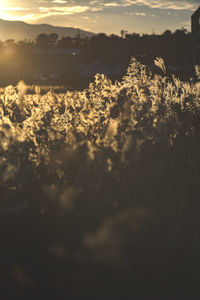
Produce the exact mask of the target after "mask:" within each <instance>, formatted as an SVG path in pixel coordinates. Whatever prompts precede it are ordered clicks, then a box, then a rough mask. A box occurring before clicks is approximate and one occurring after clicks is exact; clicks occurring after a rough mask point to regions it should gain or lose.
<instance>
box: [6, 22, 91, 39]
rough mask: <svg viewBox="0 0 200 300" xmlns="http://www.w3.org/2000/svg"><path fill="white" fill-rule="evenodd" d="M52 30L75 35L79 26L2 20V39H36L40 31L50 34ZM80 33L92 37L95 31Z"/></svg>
mask: <svg viewBox="0 0 200 300" xmlns="http://www.w3.org/2000/svg"><path fill="white" fill-rule="evenodd" d="M52 32H53V33H57V34H58V35H60V36H71V37H74V36H75V35H76V34H77V28H71V27H55V26H52V25H48V24H37V25H36V24H35V25H32V24H27V23H24V22H20V21H5V20H0V40H7V39H15V40H24V39H31V40H34V39H35V38H36V37H37V36H38V34H40V33H46V34H49V33H52ZM80 35H81V36H82V37H90V36H92V35H93V33H91V32H87V31H84V30H80Z"/></svg>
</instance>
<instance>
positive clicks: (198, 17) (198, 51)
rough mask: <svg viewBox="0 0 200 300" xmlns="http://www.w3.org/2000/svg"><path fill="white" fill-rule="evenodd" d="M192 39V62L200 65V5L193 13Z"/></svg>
mask: <svg viewBox="0 0 200 300" xmlns="http://www.w3.org/2000/svg"><path fill="white" fill-rule="evenodd" d="M191 19H192V20H191V21H192V41H193V64H194V65H196V64H199V65H200V7H199V8H198V9H197V10H196V11H195V12H194V13H193V15H192V17H191Z"/></svg>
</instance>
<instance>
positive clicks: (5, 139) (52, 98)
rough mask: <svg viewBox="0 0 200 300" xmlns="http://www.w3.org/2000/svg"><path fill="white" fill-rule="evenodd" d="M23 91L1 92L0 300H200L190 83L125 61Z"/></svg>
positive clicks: (195, 118) (198, 108)
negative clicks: (77, 87) (110, 74)
mask: <svg viewBox="0 0 200 300" xmlns="http://www.w3.org/2000/svg"><path fill="white" fill-rule="evenodd" d="M156 64H157V65H159V66H160V67H161V69H162V70H163V72H165V66H164V64H163V61H162V60H159V59H158V60H157V61H156ZM196 71H197V78H198V76H199V69H198V68H196ZM25 92H26V86H25V85H24V84H23V83H22V82H21V83H20V84H19V85H18V88H17V89H16V88H14V87H12V86H9V87H8V88H6V89H5V90H4V91H3V93H2V94H1V95H0V116H1V118H0V135H1V139H0V154H1V156H0V195H1V202H0V207H1V210H0V214H1V216H0V223H1V224H0V228H1V231H0V239H1V250H0V251H1V255H0V260H1V261H0V265H1V269H0V295H1V297H2V299H52V298H53V299H60V298H62V299H89V298H90V299H166V298H168V299H173V298H175V299H184V297H185V298H187V299H199V296H200V288H199V266H200V256H199V250H200V198H199V195H200V185H199V182H200V156H199V153H200V83H199V82H198V81H191V82H181V81H180V80H178V79H176V78H175V77H174V78H173V80H169V79H168V78H166V77H164V76H163V77H162V76H160V75H152V74H150V73H149V72H148V71H147V70H146V68H145V67H144V66H142V65H140V64H139V63H138V62H137V61H136V60H134V59H133V60H132V63H131V65H130V67H129V69H128V73H127V76H126V77H125V78H124V79H123V81H122V82H121V83H119V82H116V83H115V84H112V83H111V82H110V81H109V80H107V79H106V78H104V76H103V75H97V76H96V79H95V82H94V84H91V85H90V87H89V88H88V89H87V90H85V91H83V92H67V93H65V94H55V93H54V92H49V93H48V94H46V95H43V96H41V95H40V90H39V88H37V89H36V93H35V94H34V95H33V94H31V95H29V94H27V95H26V94H25ZM180 297H182V298H180Z"/></svg>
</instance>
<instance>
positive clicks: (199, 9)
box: [192, 6, 200, 18]
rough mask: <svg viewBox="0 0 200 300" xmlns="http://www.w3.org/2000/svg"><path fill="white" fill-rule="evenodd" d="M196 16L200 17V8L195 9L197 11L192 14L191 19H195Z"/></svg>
mask: <svg viewBox="0 0 200 300" xmlns="http://www.w3.org/2000/svg"><path fill="white" fill-rule="evenodd" d="M196 15H200V6H199V8H197V10H196V11H195V12H194V13H193V14H192V18H193V17H195V16H196Z"/></svg>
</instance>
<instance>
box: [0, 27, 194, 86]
mask: <svg viewBox="0 0 200 300" xmlns="http://www.w3.org/2000/svg"><path fill="white" fill-rule="evenodd" d="M58 48H59V49H60V48H63V49H72V50H73V49H78V50H79V51H78V53H79V54H78V55H76V57H75V58H73V65H70V68H71V70H72V68H74V70H75V69H77V67H78V65H79V64H90V63H92V62H94V61H98V62H100V63H102V64H109V65H123V66H124V69H126V67H127V66H128V64H129V61H130V58H131V57H135V58H136V59H137V60H139V61H140V62H142V63H144V64H146V65H149V66H151V65H152V62H153V60H154V59H155V58H156V57H162V58H163V59H164V60H165V62H166V65H167V66H169V68H170V67H171V69H172V71H174V72H175V71H176V70H179V71H180V72H181V73H182V74H183V73H187V74H186V75H188V72H190V71H189V70H190V69H191V66H192V53H193V51H192V35H191V33H190V32H188V31H187V30H186V29H184V28H181V29H177V30H176V31H174V32H172V31H170V30H166V31H165V32H163V33H162V34H143V35H140V34H137V33H132V34H128V33H126V32H125V31H123V34H122V35H121V36H118V35H115V34H112V35H109V36H108V35H106V34H105V33H100V34H96V35H93V36H92V37H84V38H83V37H81V36H80V34H78V33H77V36H75V37H70V36H66V37H64V36H63V37H59V36H58V34H56V33H51V34H45V33H41V34H39V35H38V36H37V37H36V39H35V40H34V41H31V40H24V41H14V40H11V39H9V40H7V41H5V42H0V66H1V69H2V67H3V65H5V63H6V61H7V62H8V61H9V64H11V65H12V62H13V65H14V64H16V61H17V62H18V66H17V70H19V68H21V69H22V71H23V69H24V70H27V69H29V70H30V71H31V68H33V65H34V66H37V65H38V66H40V67H41V66H44V68H46V69H47V71H48V65H49V64H51V65H53V64H54V69H55V70H59V65H60V66H61V68H63V66H64V65H65V63H66V67H69V57H68V56H63V55H57V56H56V58H55V57H51V58H49V59H48V58H46V57H45V59H44V58H41V57H40V55H38V54H37V49H46V50H48V49H58ZM13 53H14V54H13ZM54 56H55V55H54ZM16 57H17V60H16ZM53 61H54V62H53ZM6 72H7V67H6V70H5V73H6ZM74 72H75V71H74ZM10 73H13V71H11V72H10ZM20 74H23V72H21V73H20ZM19 76H21V75H19ZM74 76H76V75H75V74H74ZM7 77H8V79H9V75H8V76H7ZM0 83H1V78H0Z"/></svg>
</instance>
